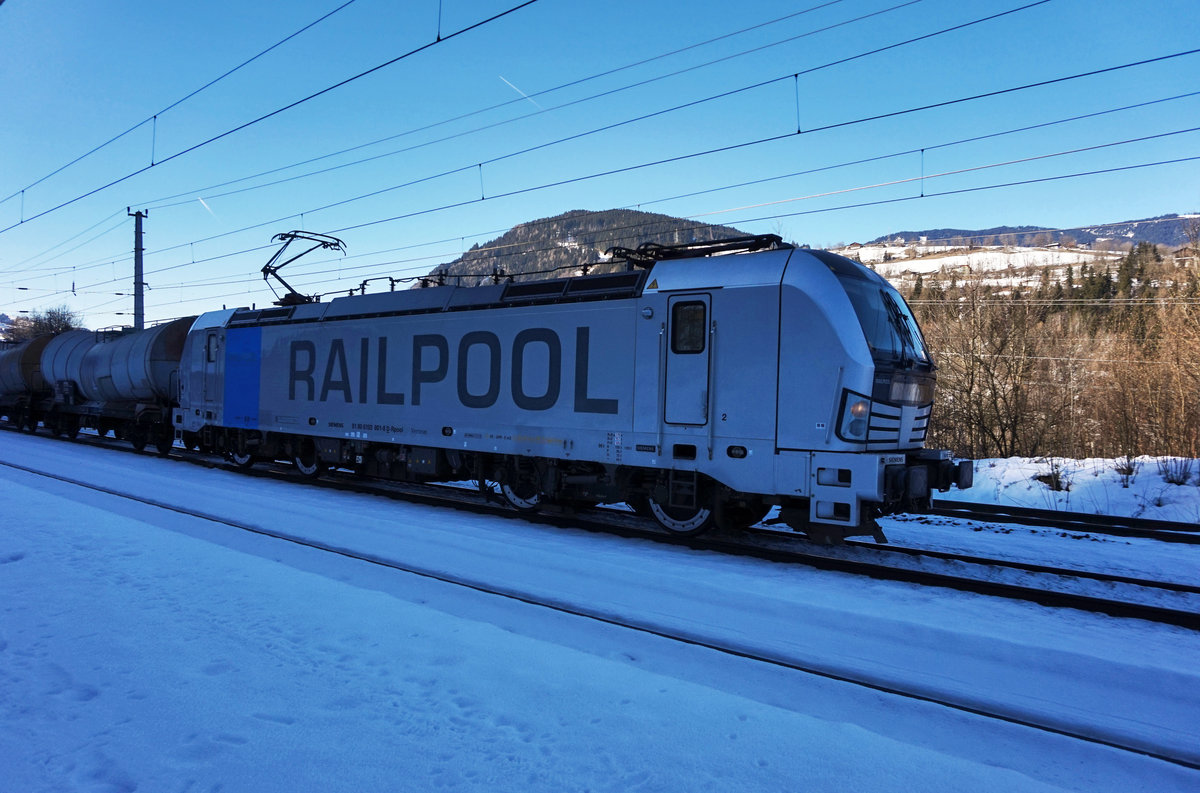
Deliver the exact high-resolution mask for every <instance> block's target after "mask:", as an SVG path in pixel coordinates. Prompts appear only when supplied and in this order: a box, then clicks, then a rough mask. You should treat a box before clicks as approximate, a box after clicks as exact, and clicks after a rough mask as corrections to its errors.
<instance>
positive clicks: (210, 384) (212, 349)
mask: <svg viewBox="0 0 1200 793" xmlns="http://www.w3.org/2000/svg"><path fill="white" fill-rule="evenodd" d="M220 331H221V329H220V328H209V329H208V330H206V331H205V332H204V349H203V351H202V354H203V356H204V365H203V371H204V403H205V404H206V405H211V404H212V403H214V402H218V401H220V397H221V392H222V387H223V385H224V384H223V383H222V382H221V378H220V367H221V332H220Z"/></svg>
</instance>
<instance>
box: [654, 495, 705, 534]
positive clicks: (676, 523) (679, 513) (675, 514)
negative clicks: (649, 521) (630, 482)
mask: <svg viewBox="0 0 1200 793" xmlns="http://www.w3.org/2000/svg"><path fill="white" fill-rule="evenodd" d="M648 504H649V507H650V517H652V518H654V520H655V522H657V523H658V525H659V526H662V527H663V528H664V529H666V530H667V531H669V532H670V533H671V534H674V535H677V536H680V537H694V536H695V535H697V534H703V533H704V532H706V531H708V530H709V529H710V528H712V525H713V511H712V510H711V509H709V508H708V507H701V506H696V507H670V506H667V505H665V504H660V503H658V502H657V501H655V500H654V499H653V498H651V499H649V500H648Z"/></svg>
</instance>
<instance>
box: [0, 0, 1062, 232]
mask: <svg viewBox="0 0 1200 793" xmlns="http://www.w3.org/2000/svg"><path fill="white" fill-rule="evenodd" d="M536 2H538V0H525V2H523V3H520V4H518V5H516V6H513V7H511V8H508V9H507V10H504V11H501V12H499V13H497V14H494V15H492V16H490V17H488V18H487V19H484V20H481V21H479V22H476V23H474V24H472V25H468V26H467V27H465V28H462V29H460V30H456V31H455V32H453V33H450V34H448V35H446V36H441V35H439V37H438V38H437V40H435V41H431V42H429V43H427V44H423V45H421V46H419V47H416V48H415V49H412V50H409V51H408V52H405V53H403V54H401V55H398V56H396V57H395V58H392V59H391V60H388V61H385V62H383V63H381V64H379V65H377V66H373V67H371V68H370V69H367V70H365V71H362V72H359V73H358V74H355V75H352V76H351V77H347V78H345V79H344V80H341V81H339V82H337V83H334V84H333V85H330V86H327V87H325V88H322V89H321V90H319V91H316V92H314V93H311V94H309V95H308V96H305V97H303V98H301V99H297V100H295V101H294V102H290V103H289V104H286V105H284V106H282V107H279V108H276V109H275V110H272V111H271V112H269V113H265V114H263V115H261V116H259V117H257V118H254V119H251V120H250V121H247V122H244V123H242V124H239V125H238V126H236V127H233V128H232V129H228V130H225V131H224V132H221V133H219V134H217V135H213V136H212V137H210V138H208V139H206V140H202V141H200V142H199V143H196V144H193V145H192V146H189V147H188V148H186V149H182V150H180V151H177V152H175V153H174V154H171V155H169V156H167V157H164V158H162V159H161V160H159V161H158V162H156V163H152V164H150V165H147V166H145V167H143V168H138V169H137V170H135V171H132V172H130V173H127V174H125V175H124V176H121V177H118V178H117V179H114V180H112V181H110V182H108V183H107V184H103V185H101V186H99V187H96V188H93V189H91V190H89V191H87V192H85V193H82V194H80V195H77V196H75V197H74V198H71V199H68V200H66V201H63V202H62V203H59V204H57V205H55V206H52V207H50V208H49V209H45V210H43V211H41V212H39V213H37V214H36V215H32V216H30V217H28V218H22V219H21V220H20V221H19V222H17V223H13V224H11V225H9V226H6V227H5V228H0V234H4V233H5V232H7V231H11V230H12V229H15V228H17V227H18V226H22V225H24V224H26V223H29V222H30V221H33V220H37V219H38V218H41V217H45V216H46V215H49V214H51V213H53V212H56V211H58V210H60V209H62V208H64V207H67V206H70V205H71V204H74V203H75V202H77V201H82V200H83V199H85V198H87V197H89V196H93V195H95V194H96V193H99V192H101V191H102V190H107V189H108V188H110V187H113V186H115V185H118V184H121V183H122V182H125V181H127V180H129V179H132V178H133V177H135V176H137V175H138V174H142V173H145V172H146V171H148V170H150V169H151V168H154V167H155V166H158V165H163V164H164V163H168V162H171V161H172V160H176V159H178V158H180V157H183V156H185V155H187V154H190V153H192V152H194V151H197V150H198V149H201V148H203V147H205V146H208V145H209V144H211V143H215V142H217V141H219V140H222V139H224V138H227V137H229V136H230V135H233V134H235V133H238V132H241V131H242V130H244V129H247V128H249V127H252V126H254V125H256V124H259V123H261V122H263V121H266V120H267V119H269V118H273V117H275V116H277V115H279V114H280V113H284V112H286V111H288V110H291V109H292V108H295V107H298V106H299V105H302V104H304V103H306V102H310V101H312V100H313V99H316V98H317V97H320V96H324V95H325V94H327V93H329V92H331V91H335V90H337V89H338V88H341V87H343V86H345V85H348V84H350V83H352V82H354V81H356V80H359V79H361V78H363V77H366V76H368V75H371V74H374V73H375V72H377V71H379V70H381V69H385V68H387V67H388V66H392V65H393V64H396V63H398V62H400V61H402V60H404V59H406V58H409V57H412V56H413V55H416V54H418V53H420V52H424V51H425V50H427V49H430V48H431V47H435V46H437V45H438V44H441V43H443V42H445V41H449V40H451V39H453V38H456V37H458V36H461V35H463V34H464V33H468V32H470V31H472V30H475V29H477V28H480V27H482V26H484V25H487V24H489V23H491V22H495V21H496V20H498V19H501V18H503V17H506V16H508V15H509V14H512V13H515V12H516V11H519V10H521V9H522V8H525V7H527V6H530V5H533V4H534V3H536ZM1042 2H1049V0H1042Z"/></svg>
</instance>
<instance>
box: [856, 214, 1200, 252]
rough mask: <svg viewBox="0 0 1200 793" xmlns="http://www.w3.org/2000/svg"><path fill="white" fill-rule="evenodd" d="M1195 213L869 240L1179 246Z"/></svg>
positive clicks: (918, 233) (900, 234) (907, 233)
mask: <svg viewBox="0 0 1200 793" xmlns="http://www.w3.org/2000/svg"><path fill="white" fill-rule="evenodd" d="M1197 217H1200V216H1197V215H1195V214H1192V215H1160V216H1158V217H1153V218H1145V219H1143V220H1126V221H1122V222H1119V223H1102V224H1100V225H1096V226H1081V227H1079V228H1073V229H1052V228H1047V227H1045V226H996V227H994V228H990V229H926V230H925V231H897V232H893V233H891V234H885V235H883V236H882V237H876V238H875V239H873V240H871V242H870V243H868V244H881V243H885V242H896V241H900V240H903V242H902V243H900V244H909V243H913V242H917V241H919V240H920V239H921V238H922V237H924V238H926V240H927V241H928V242H929V243H931V244H932V243H935V242H941V243H942V244H954V240H956V239H964V240H970V241H971V242H973V243H975V244H977V245H1024V246H1033V245H1045V244H1048V243H1051V242H1055V243H1057V242H1060V241H1061V240H1062V238H1064V237H1067V238H1070V239H1073V240H1074V241H1075V242H1077V243H1079V244H1082V245H1095V244H1096V243H1097V242H1100V243H1104V242H1122V243H1126V242H1128V243H1133V242H1149V243H1152V244H1155V245H1167V246H1170V247H1172V248H1177V247H1179V246H1181V245H1186V244H1187V243H1188V237H1187V233H1186V231H1185V229H1186V226H1187V224H1188V223H1189V221H1193V220H1195V219H1196V218H1197Z"/></svg>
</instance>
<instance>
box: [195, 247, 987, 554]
mask: <svg viewBox="0 0 1200 793" xmlns="http://www.w3.org/2000/svg"><path fill="white" fill-rule="evenodd" d="M612 253H613V254H614V256H616V257H618V258H623V259H624V260H625V261H626V262H627V263H628V264H629V268H628V270H627V271H626V272H618V273H611V274H602V275H594V276H582V277H577V278H568V279H557V280H547V281H533V282H517V283H502V284H495V285H487V286H476V287H459V286H439V287H432V288H426V289H412V290H408V291H403V292H388V293H381V294H372V295H362V296H352V297H343V298H339V299H335V300H333V301H331V302H329V303H327V304H322V303H311V302H300V301H295V300H286V299H285V300H284V301H281V302H282V303H284V305H279V306H277V307H273V308H267V309H262V310H251V309H245V308H242V309H233V310H223V311H214V312H209V313H207V314H203V315H201V316H200V317H199V318H197V319H196V321H195V322H194V324H192V326H191V330H190V332H189V333H188V335H187V339H186V343H185V344H184V346H183V350H182V364H181V376H180V381H179V388H180V392H179V407H178V409H177V410H176V411H175V412H174V426H175V429H176V431H177V434H178V435H179V436H180V437H181V438H182V439H183V440H184V441H185V443H186V444H188V445H198V446H200V447H201V448H204V449H209V450H214V451H220V452H224V453H225V454H227V455H229V456H230V457H231V458H232V459H233V460H234V461H235V462H236V463H237V464H239V465H252V464H253V463H254V462H255V461H256V460H259V459H277V458H288V459H291V460H292V461H294V462H295V464H296V466H297V467H298V469H299V470H300V471H301V472H303V473H305V474H307V475H318V474H320V473H321V471H322V470H323V468H324V467H326V466H339V467H345V468H350V469H353V470H355V471H358V472H360V473H362V474H364V475H369V476H374V477H383V478H390V479H398V480H406V481H435V480H475V481H477V482H478V483H479V486H480V488H481V489H482V488H484V487H485V483H486V482H489V481H493V482H497V483H499V486H500V490H501V492H502V493H503V495H504V497H505V498H506V499H507V500H508V501H509V502H510V503H511V504H512V505H513V506H514V507H516V508H518V509H522V510H534V509H539V508H553V505H578V504H587V505H594V504H598V503H615V502H627V503H629V504H631V505H633V506H634V507H635V508H636V509H638V510H639V511H642V512H644V513H646V514H648V515H650V516H652V517H654V519H655V520H657V521H658V522H659V523H660V524H661V525H662V526H663V527H665V528H666V529H667V530H669V531H672V532H676V533H679V534H696V533H699V532H702V531H704V530H706V529H708V528H709V527H710V526H712V525H714V524H716V525H720V526H722V527H727V528H737V527H743V526H747V525H750V524H751V523H753V522H756V521H757V520H759V519H761V518H762V517H763V516H764V515H765V514H766V512H767V511H768V510H769V509H770V508H771V507H773V506H779V507H781V513H780V515H781V518H782V520H783V521H784V522H786V523H787V524H789V525H790V526H792V527H793V528H795V529H796V530H799V531H804V532H806V533H808V534H809V535H810V536H813V537H817V538H820V539H837V538H841V537H844V536H850V535H856V534H878V527H877V524H876V523H875V518H876V517H877V516H878V515H881V514H884V513H886V512H889V511H895V510H899V509H905V510H920V509H922V508H927V507H928V505H929V500H930V495H931V492H932V491H933V490H947V489H949V488H950V487H952V486H958V487H968V486H969V485H970V478H971V468H970V466H969V464H960V465H956V464H954V463H953V462H952V461H951V459H950V453H949V452H947V451H943V450H930V449H925V448H924V441H925V433H926V428H927V426H928V422H929V416H930V411H931V408H932V403H933V389H934V379H935V375H934V363H933V361H932V360H931V358H930V355H929V353H928V351H927V349H926V347H925V344H924V341H923V339H922V336H921V332H920V330H919V328H918V327H917V323H916V321H915V320H914V318H913V316H912V314H911V312H910V311H909V309H908V307H907V305H906V304H905V302H904V300H903V299H902V298H901V296H900V295H899V294H898V293H897V292H896V290H895V289H893V288H892V287H891V286H890V285H889V284H888V283H887V282H886V281H885V280H884V279H882V278H881V277H879V276H878V275H877V274H875V273H874V272H872V271H870V270H868V269H867V268H865V267H863V266H862V265H860V264H858V263H855V262H852V261H850V260H849V259H845V258H843V257H840V256H837V255H834V254H830V253H827V252H822V251H811V250H806V249H797V248H793V247H791V246H788V245H786V244H783V243H782V242H781V241H780V240H779V238H778V237H775V236H773V235H767V236H760V237H748V238H737V239H733V240H725V241H720V242H715V243H697V244H688V245H678V246H658V245H652V244H651V245H643V246H641V247H640V248H638V249H637V250H624V249H614V251H613V252H612Z"/></svg>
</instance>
